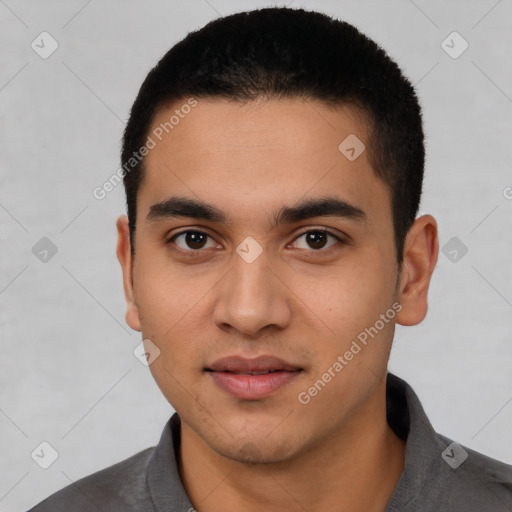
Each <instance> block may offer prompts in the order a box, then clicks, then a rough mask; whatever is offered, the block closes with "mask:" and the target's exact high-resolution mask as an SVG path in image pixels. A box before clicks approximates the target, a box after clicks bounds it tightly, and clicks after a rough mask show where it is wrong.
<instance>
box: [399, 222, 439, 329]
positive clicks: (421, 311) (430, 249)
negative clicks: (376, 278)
mask: <svg viewBox="0 0 512 512" xmlns="http://www.w3.org/2000/svg"><path fill="white" fill-rule="evenodd" d="M438 254H439V241H438V238H437V222H436V220H435V219H434V217H432V215H423V216H422V217H418V218H417V219H416V220H415V221H414V224H413V225H412V226H411V229H410V230H409V232H408V233H407V238H406V240H405V244H404V257H403V263H402V273H401V276H400V285H399V291H398V300H399V302H400V304H401V305H402V309H401V310H400V312H399V313H398V314H397V316H396V321H397V322H398V323H399V324H400V325H417V324H419V323H420V322H421V321H422V320H423V319H424V318H425V316H426V314H427V310H428V301H427V294H428V287H429V284H430V278H431V277H432V273H433V272H434V268H435V266H436V263H437V256H438Z"/></svg>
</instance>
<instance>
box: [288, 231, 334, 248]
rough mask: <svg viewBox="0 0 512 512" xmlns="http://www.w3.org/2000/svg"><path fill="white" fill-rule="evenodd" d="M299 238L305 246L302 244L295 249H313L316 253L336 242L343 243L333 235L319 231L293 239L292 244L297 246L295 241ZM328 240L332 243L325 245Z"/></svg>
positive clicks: (307, 232) (309, 232) (308, 232)
mask: <svg viewBox="0 0 512 512" xmlns="http://www.w3.org/2000/svg"><path fill="white" fill-rule="evenodd" d="M301 238H302V239H303V240H304V242H305V244H304V243H302V247H300V246H298V247H296V248H298V249H315V250H317V251H318V250H321V249H328V248H330V247H332V246H333V245H335V244H336V243H338V242H340V243H343V240H341V238H339V237H337V236H336V235H334V234H333V233H330V232H329V231H324V230H320V229H315V230H310V231H306V232H305V233H302V234H301V235H300V236H299V237H297V238H296V239H295V242H294V244H297V241H298V240H300V239H301ZM329 238H331V239H334V242H333V243H331V244H330V245H327V244H328V240H329Z"/></svg>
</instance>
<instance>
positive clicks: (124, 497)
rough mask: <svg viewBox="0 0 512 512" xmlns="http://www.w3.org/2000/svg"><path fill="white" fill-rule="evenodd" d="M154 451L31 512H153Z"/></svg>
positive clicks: (67, 489) (82, 481)
mask: <svg viewBox="0 0 512 512" xmlns="http://www.w3.org/2000/svg"><path fill="white" fill-rule="evenodd" d="M154 450H155V448H154V447H153V448H147V449H146V450H143V451H141V452H139V453H137V454H135V455H133V456H131V457H129V458H128V459H125V460H123V461H121V462H118V463H117V464H114V465H112V466H109V467H108V468H105V469H102V470H101V471H98V472H96V473H93V474H91V475H89V476H87V477H85V478H82V479H80V480H77V481H76V482H74V483H72V484H70V485H68V486H67V487H65V488H64V489H61V490H60V491H57V492H56V493H55V494H52V495H51V496H49V497H48V498H46V499H45V500H44V501H42V502H41V503H39V504H38V505H36V506H35V507H34V508H32V509H30V511H29V512H61V511H62V512H64V511H65V512H86V511H87V512H90V511H91V510H101V511H102V512H118V511H119V512H121V511H122V512H131V511H137V512H149V511H152V510H153V507H152V506H151V498H150V497H149V493H148V491H147V484H146V476H147V468H148V464H149V460H150V459H151V456H152V455H153V452H154Z"/></svg>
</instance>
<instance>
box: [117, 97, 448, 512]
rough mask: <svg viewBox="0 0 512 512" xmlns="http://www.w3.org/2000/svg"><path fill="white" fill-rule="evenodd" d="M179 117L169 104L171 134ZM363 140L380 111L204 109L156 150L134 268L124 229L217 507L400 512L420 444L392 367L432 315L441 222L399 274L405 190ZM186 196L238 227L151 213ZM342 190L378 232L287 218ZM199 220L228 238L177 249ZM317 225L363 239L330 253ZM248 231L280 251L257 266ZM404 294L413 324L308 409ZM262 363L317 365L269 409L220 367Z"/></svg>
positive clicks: (196, 459) (416, 241) (131, 300)
mask: <svg viewBox="0 0 512 512" xmlns="http://www.w3.org/2000/svg"><path fill="white" fill-rule="evenodd" d="M183 103H185V102H183ZM176 107H179V105H173V106H172V107H169V108H165V109H162V110H161V111H160V112H159V113H158V114H157V116H156V118H155V120H154V123H153V124H154V126H155V127H156V126H158V125H159V124H160V123H161V122H165V121H166V120H168V119H169V117H170V115H172V113H173V112H174V109H175V108H176ZM349 134H356V135H357V137H358V138H359V139H360V140H361V141H363V142H364V141H366V140H367V139H368V135H367V126H366V124H365V122H364V119H363V118H362V117H361V116H360V115H358V113H357V112H356V111H355V110H353V109H351V108H350V107H346V106H344V107H336V108H333V107H330V106H327V105H325V104H324V103H322V102H320V101H316V100H315V101H313V100H311V101H305V100H301V99H270V100H265V101H263V100H255V101H251V102H249V103H246V104H239V103H235V102H232V103H229V102H226V101H223V100H220V99H208V100H205V99H201V100H199V101H198V105H197V106H196V107H195V108H194V109H192V110H191V112H190V113H189V114H188V115H187V116H185V117H184V119H181V120H180V123H179V124H178V125H177V126H175V127H174V129H173V130H172V131H171V132H170V133H169V134H168V135H167V136H166V137H165V138H164V139H163V140H162V141H161V142H159V144H158V145H157V146H156V147H155V148H154V149H153V150H151V151H150V153H149V154H148V156H147V157H146V160H145V164H146V174H145V177H144V180H143V182H142V185H141V188H140V190H139V193H138V197H137V209H138V213H137V220H136V235H135V248H136V255H135V258H134V259H133V258H132V256H131V252H130V236H129V230H128V222H127V219H126V217H125V216H122V217H120V218H119V219H118V221H117V229H118V245H117V255H118V259H119V261H120V263H121V266H122V270H123V281H124V291H125V296H126V301H127V313H126V320H127V322H128V324H129V325H130V326H131V327H132V328H133V329H135V330H137V331H141V332H142V335H143V338H144V339H147V338H149V339H151V341H152V342H153V343H154V344H155V345H156V346H157V347H158V348H159V350H160V355H159V357H157V358H156V359H155V361H154V362H153V363H152V364H151V365H150V369H151V372H152V374H153V377H154V378H155V380H156V382H157V384H158V386H159V387H160V389H161V391H162V393H163V394H164V395H165V397H166V398H167V400H168V401H169V402H170V403H171V405H172V406H173V407H174V408H175V410H176V411H177V412H178V414H179V415H180V417H181V421H182V431H181V435H182V441H181V448H180V454H179V469H180V474H181V477H182V481H183V483H184V486H185V489H186V490H187V493H188V494H189V496H190V498H191V500H192V503H193V504H194V506H195V508H196V509H197V510H198V511H200V512H203V511H207V512H210V511H212V512H213V511H220V510H223V511H224V510H245V511H261V510H268V511H277V510H279V511H282V510H290V511H295V510H297V511H299V510H307V511H320V510H321V511H335V510H336V511H340V510H350V511H352V512H353V511H359V510H361V511H363V510H364V511H366V512H368V511H370V512H372V511H384V510H385V508H386V504H387V503H388V501H389V499H390V497H391V495H392V493H393V490H394V488H395V486H396V484H397V482H398V479H399V478H400V475H401V473H402V471H403V467H404V443H403V441H401V440H400V439H399V438H398V437H397V436H396V435H395V434H394V432H393V431H392V430H391V429H390V427H389V426H388V424H387V422H386V413H385V398H386V397H385V377H386V371H387V362H388V358H389V351H390V349H391V344H392V340H393V335H394V328H395V321H396V322H398V323H399V324H402V325H415V324H418V323H419V322H421V321H422V320H423V318H424V317H425V315H426V312H427V292H428V286H429V283H430V278H431V275H432V272H433V270H434V267H435V265H436V261H437V256H438V240H437V224H436V221H435V219H434V218H433V217H432V216H431V215H423V216H421V217H419V218H418V219H416V221H415V223H414V225H413V226H412V228H411V229H410V231H409V233H408V236H407V239H406V243H405V248H404V263H403V265H402V269H401V272H400V273H399V269H398V267H397V263H396V254H395V245H394V238H393V225H392V212H391V196H390V191H389V189H388V187H387V185H386V184H384V183H383V182H382V181H380V180H379V179H378V178H377V177H376V176H375V175H374V173H373V171H372V168H371V165H370V163H369V159H368V151H369V148H368V146H367V149H366V150H365V151H363V153H362V154H361V155H360V156H359V157H358V158H357V159H356V160H355V161H353V162H351V161H349V160H348V159H347V158H346V157H345V156H344V155H343V154H342V153H341V152H340V150H339V149H338V145H339V144H340V142H341V141H343V140H344V139H345V138H346V137H347V136H348V135H349ZM171 195H179V196H183V197H187V198H191V199H200V200H202V201H204V202H207V203H210V204H212V205H214V206H216V207H217V208H218V209H219V210H222V211H223V212H225V214H226V215H227V216H228V219H229V222H227V223H218V222H212V221H204V220H198V219H191V218H159V219H154V220H152V221H151V220H148V219H147V216H148V213H149V211H150V208H151V206H152V205H154V204H157V203H159V202H162V201H164V200H165V199H167V198H168V197H170V196H171ZM326 195H329V196H330V197H332V196H336V197H338V198H340V199H342V200H345V201H348V202H350V203H351V204H352V205H355V206H357V207H358V208H360V209H362V210H363V211H364V212H365V213H366V217H367V220H366V222H358V221H356V220H354V219H350V218H340V217H334V216H321V217H315V218H310V219H306V220H302V221H299V222H295V223H290V224H282V225H278V226H271V223H270V219H271V213H272V212H273V211H277V210H278V209H279V208H281V207H282V206H292V205H294V204H295V203H297V202H298V201H300V200H304V199H312V198H318V197H323V196H326ZM184 228H188V229H190V230H192V231H193V230H195V231H201V232H203V233H206V234H207V235H209V237H210V238H206V239H204V240H205V241H204V242H203V245H204V247H203V248H199V249H198V248H197V246H194V245H192V246H190V245H187V243H186V239H185V236H182V237H180V238H179V239H174V243H173V242H170V243H167V244H166V240H169V239H170V238H171V237H172V235H174V234H176V233H178V232H181V231H183V230H184ZM307 230H309V231H315V230H316V231H319V230H327V231H330V232H331V233H333V234H335V235H337V236H339V237H340V238H342V239H344V240H346V241H347V242H348V243H345V244H343V243H340V242H339V241H337V240H336V239H334V238H332V237H330V236H326V237H325V238H320V242H321V243H319V244H318V245H316V246H315V245H313V244H311V243H308V239H307V237H306V236H305V235H304V234H303V233H304V231H307ZM248 236H251V237H253V238H254V239H255V240H256V241H257V242H258V243H259V245H260V246H261V248H262V250H263V252H262V253H261V255H260V256H259V257H258V258H257V259H256V260H255V261H253V262H252V263H247V262H246V261H245V260H244V259H243V258H241V257H240V256H239V254H237V252H236V248H237V246H239V244H240V243H241V242H242V241H243V240H244V239H245V238H246V237H248ZM197 253H199V254H197ZM395 302H398V303H400V304H401V306H402V309H401V311H400V312H399V313H398V314H397V316H396V317H395V318H394V319H393V320H392V321H389V322H388V323H386V324H385V326H384V328H382V329H381V330H380V331H379V333H378V335H377V336H375V337H374V338H373V339H370V341H369V342H368V344H367V346H365V347H364V348H363V349H362V350H361V351H360V352H359V353H358V354H357V355H355V356H354V357H353V359H352V360H351V361H349V362H348V364H347V365H346V366H345V367H344V368H343V370H342V371H341V372H339V373H338V374H336V377H335V378H332V380H331V381H330V382H329V383H328V384H327V385H326V386H325V387H324V388H323V389H322V391H321V392H318V394H317V395H316V396H314V397H313V398H311V401H310V402H309V403H308V404H306V405H304V404H302V403H300V402H299V400H298V398H297V397H298V395H299V393H301V392H304V391H307V390H308V389H309V388H310V387H311V385H312V384H313V383H314V382H315V381H316V380H317V379H319V378H321V376H322V375H323V374H324V373H325V372H326V371H327V370H328V368H330V367H332V365H333V363H334V362H335V361H336V360H337V358H338V356H340V355H343V354H344V353H345V352H346V351H347V350H348V349H349V348H350V345H351V343H352V340H354V339H356V337H357V335H358V334H359V333H360V332H361V331H363V330H364V329H365V328H366V327H370V326H373V325H374V324H375V322H376V321H377V320H378V319H379V317H380V316H379V315H381V314H383V313H385V312H386V310H388V309H389V308H390V307H391V305H392V304H393V303H395ZM262 354H268V355H274V356H277V357H280V358H282V359H284V360H285V361H287V362H290V363H292V364H295V365H297V366H300V367H301V368H303V370H304V371H303V372H301V373H300V375H299V376H298V377H297V378H296V379H294V380H293V381H292V382H291V383H290V384H288V385H287V386H286V387H285V388H283V389H280V390H279V391H278V392H276V393H275V394H273V395H271V396H269V397H267V398H264V399H261V400H252V401H249V400H241V399H237V398H234V397H233V396H231V395H229V394H227V393H226V392H224V391H223V390H221V389H220V388H219V387H217V386H216V385H215V384H214V383H213V382H212V379H211V378H210V377H211V376H210V375H209V374H208V373H207V372H205V371H204V368H205V367H207V366H208V365H209V364H211V363H212V362H213V361H215V360H217V359H219V358H221V357H225V356H231V355H241V356H244V357H247V358H253V357H256V356H259V355H262Z"/></svg>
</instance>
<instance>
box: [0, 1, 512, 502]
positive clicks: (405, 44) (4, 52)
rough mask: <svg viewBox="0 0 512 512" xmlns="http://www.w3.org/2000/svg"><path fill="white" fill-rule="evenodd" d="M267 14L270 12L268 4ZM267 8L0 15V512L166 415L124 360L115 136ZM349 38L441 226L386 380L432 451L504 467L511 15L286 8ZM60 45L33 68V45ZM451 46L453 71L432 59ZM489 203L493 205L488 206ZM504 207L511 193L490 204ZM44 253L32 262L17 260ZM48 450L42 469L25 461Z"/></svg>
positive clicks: (8, 11) (156, 429)
mask: <svg viewBox="0 0 512 512" xmlns="http://www.w3.org/2000/svg"><path fill="white" fill-rule="evenodd" d="M277 4H278V5H279V4H280V5H284V3H279V2H278V3H277ZM266 5H272V3H271V2H266V1H260V2H257V1H247V2H243V1H230V2H228V1H225V0H209V1H206V0H193V1H188V2H170V1H167V2H162V1H145V2H142V1H139V2H135V1H128V2H120V1H119V2H114V1H101V2H100V1H98V0H93V1H86V0H80V1H68V2H56V1H45V2H41V1H36V0H34V1H15V0H5V1H2V0H0V24H1V25H0V26H1V28H0V44H1V54H0V59H1V61H0V105H1V107H0V165H1V183H0V235H1V256H0V259H1V274H0V306H1V312H2V313H1V335H2V343H1V355H2V367H1V373H0V393H1V403H0V431H1V437H0V449H1V455H0V460H1V474H0V509H1V510H2V511H20V510H25V509H27V508H29V507H30V506H32V505H34V504H35V503H36V502H38V501H40V500H41V499H43V498H44V497H46V496H47V495H49V494H50V493H52V492H54V491H56V490H57V489H59V488H61V487H63V486H65V485H67V484H69V483H70V482H72V481H76V480H77V479H78V478H80V477H82V476H84V475H86V474H89V473H91V472H93V471H96V470H98V469H101V468H103V467H106V466H108V465H110V464H112V463H114V462H117V461H119V460H121V459H123V458H126V457H128V456H130V455H132V454H134V453H135V452H137V451H139V450H142V449H144V448H146V447H148V446H152V445H154V444H156V442H157V441H158V439H159V436H160V433H161V430H162V428H163V425H164V423H165V422H166V420H167V419H168V417H169V416H170V414H171V413H172V409H171V407H170V405H169V404H168V403H167V402H166V401H165V399H164V398H163V396H162V395H161V393H160V391H159V390H158V388H157V386H156V384H155V383H154V382H153V380H152V377H151V375H150V373H149V370H148V368H146V367H144V366H143V365H142V364H141V363H140V362H139V361H138V360H137V359H136V358H135V357H134V355H133V354H132V351H133V349H134V348H135V347H136V346H137V345H138V343H139V342H140V334H139V333H135V332H132V331H131V330H130V329H129V328H128V326H126V324H125V321H124V298H123V292H122V282H121V272H120V269H119V266H118V262H117V260H116V258H115V252H114V251H115V235H116V232H115V225H114V222H115V219H116V218H117V216H118V215H119V214H121V213H123V211H124V195H123V190H122V187H121V186H119V187H117V188H116V189H115V190H114V191H113V192H112V193H110V194H109V195H108V196H107V197H106V199H104V200H103V201H98V200H96V199H95V198H94V197H93V196H92V190H93V188H94V187H96V186H98V185H101V184H102V183H103V182H104V181H105V180H106V179H107V178H108V177H109V176H110V175H111V174H112V173H114V172H115V170H116V169H117V168H118V162H119V149H120V140H121V134H122V130H123V128H124V124H125V121H126V119H127V116H128V112H129V108H130V107H131V104H132V102H133V100H134V99H135V95H136V93H137V91H138V88H139V87H140V84H141V82H142V80H143V79H144V77H145V75H146V73H147V72H148V71H149V69H150V68H151V67H152V66H153V65H154V64H156V62H157V61H158V59H160V57H161V56H162V55H163V54H164V53H165V52H166V51H167V49H168V48H170V46H172V45H173V44H174V43H175V42H177V41H178V40H179V39H181V38H182V37H183V36H185V35H186V33H187V32H189V31H190V30H193V29H197V28H199V27H201V26H203V25H204V24H205V23H206V22H208V21H209V20H211V19H214V18H216V17H218V16H219V15H225V14H229V13H232V12H236V11H240V10H247V9H251V8H254V7H258V6H259V7H262V6H266ZM291 6H292V7H299V6H302V7H306V8H314V9H317V10H321V11H324V12H326V13H329V14H332V15H335V16H337V17H339V18H341V19H344V20H346V21H349V22H351V23H353V24H355V25H356V26H357V27H358V28H360V29H361V30H362V31H364V32H365V33H367V34H368V35H369V36H370V37H372V38H373V39H375V40H376V41H377V42H378V43H380V44H381V45H382V46H383V47H384V48H385V49H386V50H387V51H388V52H389V54H390V55H391V56H392V57H393V58H394V59H396V60H397V62H398V63H399V65H401V67H402V68H403V69H404V71H405V73H406V75H407V76H408V77H409V78H410V79H411V81H412V82H413V83H415V84H416V85H417V88H418V93H419V96H420V100H421V103H422V106H423V109H424V122H425V130H426V137H427V151H428V160H427V167H426V179H425V188H424V199H423V202H422V206H421V213H427V212H428V213H431V214H433V215H434V216H435V217H436V219H437V220H438V222H439V228H440V229H439V235H440V244H441V246H444V244H446V243H447V242H448V240H449V239H451V238H452V237H454V236H455V237H458V238H459V239H460V240H461V241H462V242H463V243H464V244H465V245H466V246H467V247H468V252H467V254H466V255H465V256H464V257H462V258H460V259H459V260H458V261H457V262H455V263H454V262H452V261H450V259H448V258H447V257H446V256H445V255H444V254H442V253H441V254H440V257H439V263H438V266H437V269H436V271H435V274H434V278H433V282H432V286H431V291H430V309H429V313H428V317H427V319H426V320H425V321H424V322H423V323H422V324H421V325H419V326H416V327H408V328H404V327H400V326H399V327H398V330H397V334H396V342H395V346H394V349H393V352H392V357H391V362H390V368H391V370H392V371H394V372H395V373H396V374H398V375H399V376H401V377H403V378H405V379H406V380H408V382H409V383H410V384H411V385H412V386H413V388H414V389H415V390H416V392H417V393H418V395H419V396H420V398H421V399H422V401H423V404H424V407H425V409H426V411H427V413H428V414H429V417H430V419H431V421H432V423H433V424H434V427H435V428H436V429H437V430H438V431H439V432H441V433H443V434H445V435H447V436H449V437H452V438H453V439H456V440H457V441H458V442H460V443H461V444H463V445H466V446H469V447H471V448H474V449H476V450H478V451H481V452H483V453H485V454H488V455H490V456H492V457H495V458H498V459H501V460H503V461H506V462H509V463H512V442H511V437H510V432H511V428H510V426H511V422H512V404H511V401H512V372H511V371H510V368H511V363H512V350H511V333H512V314H511V313H512V285H511V283H512V258H511V255H512V250H511V247H512V229H511V227H512V226H511V220H512V215H511V214H512V200H510V199H507V197H506V190H510V191H512V189H507V188H506V187H512V173H511V167H510V163H511V154H512V149H511V146H512V145H511V137H510V135H511V134H510V126H511V125H510V121H511V119H512V99H511V97H512V86H511V80H510V78H511V71H512V66H511V58H510V55H511V39H512V24H511V21H510V20H511V19H512V8H511V2H510V1H507V0H504V1H496V0H478V1H476V0H475V1H472V2H468V1H464V2H463V1H458V2H450V3H447V2H441V1H435V2H432V1H430V2H427V1H420V0H417V1H416V2H415V3H413V2H412V1H408V0H396V1H386V2H377V1H374V2H368V1H366V2H360V1H317V2H313V1H308V2H306V1H300V0H295V1H293V2H292V3H291ZM42 31H48V32H49V33H50V34H51V35H52V36H53V37H54V38H55V39H56V40H57V41H58V44H59V48H58V49H57V51H56V52H55V53H54V54H52V55H51V56H50V57H49V58H48V59H46V60H43V59H42V58H40V57H39V56H38V54H36V52H35V51H34V50H32V48H31V46H30V45H31V42H32V41H33V40H34V39H35V38H36V37H37V36H38V35H39V34H40V33H41V32H42ZM453 31H457V32H459V33H460V34H461V35H462V37H463V38H464V39H465V40H466V41H467V42H468V43H469V48H468V50H467V51H466V52H464V53H463V54H462V55H461V56H460V57H459V58H457V59H453V58H451V57H450V56H449V55H448V54H447V53H446V52H445V51H444V50H443V49H442V47H441V42H442V41H443V40H444V39H445V38H446V37H447V36H448V35H449V34H450V33H451V32H453ZM504 191H505V193H504ZM508 197H512V193H510V194H509V195H508ZM44 236H46V237H48V238H50V239H51V240H52V242H53V243H54V244H55V245H56V246H57V248H58V252H57V254H56V255H55V256H54V257H53V258H51V259H50V260H49V261H48V262H47V263H43V262H41V261H39V259H37V258H36V257H35V256H34V254H33V253H32V247H33V246H34V244H36V243H37V242H38V241H39V240H40V239H41V238H42V237H44ZM42 441H47V442H49V443H50V444H51V445H52V446H54V447H55V449H56V450H57V451H58V454H59V457H58V459H57V460H56V462H55V463H54V464H53V465H52V466H51V467H50V468H49V469H46V470H43V469H41V468H40V467H39V466H38V465H36V463H35V462H34V461H33V460H32V459H31V456H30V454H31V452H32V451H33V450H34V449H35V448H36V447H37V446H38V445H39V444H40V443H41V442H42Z"/></svg>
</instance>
